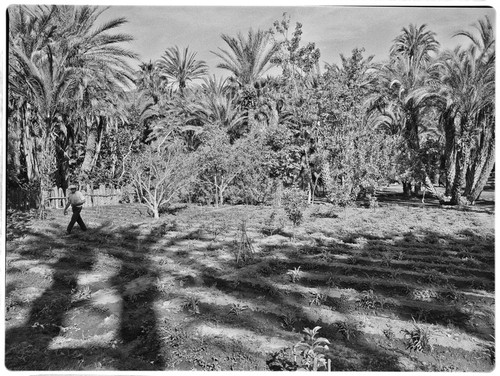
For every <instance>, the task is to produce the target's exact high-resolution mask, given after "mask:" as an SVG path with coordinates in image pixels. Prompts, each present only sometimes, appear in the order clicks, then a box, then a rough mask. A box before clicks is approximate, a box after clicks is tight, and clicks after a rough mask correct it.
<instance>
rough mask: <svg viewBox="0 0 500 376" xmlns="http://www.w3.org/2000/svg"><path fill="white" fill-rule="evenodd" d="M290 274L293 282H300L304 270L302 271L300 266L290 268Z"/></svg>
mask: <svg viewBox="0 0 500 376" xmlns="http://www.w3.org/2000/svg"><path fill="white" fill-rule="evenodd" d="M286 274H288V275H289V276H290V279H291V281H292V283H295V282H298V281H299V279H300V278H302V272H301V271H300V266H298V267H297V268H293V269H289V270H288V272H287V273H286Z"/></svg>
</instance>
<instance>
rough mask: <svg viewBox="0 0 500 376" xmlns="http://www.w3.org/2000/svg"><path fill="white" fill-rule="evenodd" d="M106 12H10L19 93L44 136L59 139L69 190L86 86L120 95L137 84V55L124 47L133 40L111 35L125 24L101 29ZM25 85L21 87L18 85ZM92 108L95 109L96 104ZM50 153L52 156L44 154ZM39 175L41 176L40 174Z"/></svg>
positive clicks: (62, 175) (62, 180)
mask: <svg viewBox="0 0 500 376" xmlns="http://www.w3.org/2000/svg"><path fill="white" fill-rule="evenodd" d="M106 9H107V8H99V7H90V6H79V7H74V6H37V7H28V6H15V7H11V8H9V20H10V28H9V68H10V70H11V72H12V78H13V79H12V80H9V83H10V84H12V87H13V88H14V92H16V89H22V90H23V91H22V92H18V93H21V95H23V96H24V97H25V98H27V99H28V101H29V102H30V103H31V104H32V105H33V106H34V107H35V108H36V112H37V116H38V124H39V126H40V127H41V129H42V132H41V133H39V137H40V138H41V139H42V140H43V139H45V140H47V138H48V137H50V138H52V139H54V140H55V145H56V150H55V153H56V158H57V165H58V185H59V186H62V187H63V188H65V187H66V184H67V180H68V161H69V154H68V153H69V149H68V148H71V145H72V141H73V138H74V136H75V131H76V129H77V128H76V127H75V124H74V122H75V116H73V114H75V113H77V112H79V111H81V108H77V107H76V106H78V105H79V104H82V103H83V102H81V101H80V102H79V101H78V100H75V99H76V98H77V97H78V93H79V92H80V91H81V90H80V89H81V86H82V82H84V81H85V80H86V79H87V78H89V77H90V78H93V79H94V80H90V81H91V82H98V81H99V79H102V80H104V81H105V82H107V83H112V84H113V87H114V88H115V89H116V90H124V88H125V87H126V86H127V85H129V84H130V83H131V82H132V79H133V76H132V70H131V68H130V65H129V61H130V59H134V58H135V57H136V55H135V54H134V53H132V52H130V51H128V50H125V49H123V48H121V47H120V46H119V43H121V42H126V41H130V40H131V39H132V37H130V36H128V35H125V34H110V33H109V32H110V31H111V30H113V29H115V28H117V27H119V26H121V25H122V24H123V23H124V22H126V20H125V19H123V18H119V19H115V20H111V21H109V22H107V23H105V24H103V25H101V26H98V27H96V21H97V18H98V17H99V16H100V15H101V14H102V13H103V12H104V11H105V10H106ZM19 83H21V85H19ZM87 104H89V105H91V102H88V103H87ZM45 152H47V151H45ZM38 175H39V172H38Z"/></svg>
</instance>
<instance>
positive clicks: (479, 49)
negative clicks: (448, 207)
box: [434, 19, 495, 204]
mask: <svg viewBox="0 0 500 376" xmlns="http://www.w3.org/2000/svg"><path fill="white" fill-rule="evenodd" d="M476 28H477V29H478V30H479V35H480V37H479V38H477V37H475V36H474V34H473V33H470V32H459V33H457V35H466V36H469V37H470V38H471V39H472V42H473V43H472V45H471V46H470V47H469V48H467V49H463V48H460V47H457V48H455V50H453V51H447V52H445V53H444V54H443V55H442V56H441V58H440V60H439V61H438V62H437V63H436V64H435V66H434V67H435V69H436V71H435V72H436V73H435V74H436V76H437V77H438V79H439V80H440V82H441V83H442V85H441V86H439V87H438V88H437V90H435V92H437V95H435V98H436V100H437V101H438V104H439V105H440V108H441V111H442V119H443V124H444V129H445V132H446V140H447V148H446V150H447V160H448V161H449V162H448V164H447V167H450V168H454V174H453V180H452V182H449V183H451V184H450V185H451V192H450V193H451V196H452V199H451V202H452V203H453V204H459V203H462V188H463V187H464V186H466V189H465V194H466V196H467V200H468V201H469V202H474V201H475V200H476V199H477V198H478V197H479V194H480V193H481V191H482V189H483V187H484V184H486V181H487V179H488V177H489V174H490V173H491V170H492V168H493V165H494V157H493V156H494V152H495V147H494V142H495V141H494V140H495V133H494V127H495V126H494V124H495V117H494V108H495V104H494V98H495V96H494V93H495V54H494V33H493V28H492V25H491V23H490V22H489V20H488V19H485V20H484V21H480V22H479V24H478V25H477V26H476ZM467 174H468V175H469V179H467ZM448 177H450V176H448Z"/></svg>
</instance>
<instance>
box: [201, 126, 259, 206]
mask: <svg viewBox="0 0 500 376" xmlns="http://www.w3.org/2000/svg"><path fill="white" fill-rule="evenodd" d="M201 137H202V144H201V145H200V147H199V148H198V150H197V152H196V154H197V158H198V165H199V167H200V170H199V171H200V173H199V176H198V179H199V182H200V183H201V184H203V185H204V186H205V187H207V188H208V190H210V191H211V192H212V197H213V198H214V202H215V206H219V205H223V204H224V202H225V199H226V192H227V190H228V188H229V187H230V186H231V185H233V184H234V183H235V182H236V181H237V179H239V178H240V177H241V176H243V175H244V174H245V172H246V171H248V170H251V169H252V168H253V166H254V164H255V160H253V159H252V156H253V155H254V151H255V150H256V149H255V148H254V147H253V145H252V142H249V141H248V140H247V139H245V138H241V139H238V140H236V141H235V142H234V143H231V142H230V137H229V135H228V133H227V132H226V131H225V130H224V129H223V128H221V127H220V126H217V125H208V126H205V130H204V132H203V134H202V136H201Z"/></svg>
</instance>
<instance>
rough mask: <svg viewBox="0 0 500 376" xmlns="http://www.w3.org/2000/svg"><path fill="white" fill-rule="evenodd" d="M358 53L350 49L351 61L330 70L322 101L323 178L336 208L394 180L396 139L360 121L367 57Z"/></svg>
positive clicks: (344, 60) (365, 89)
mask: <svg viewBox="0 0 500 376" xmlns="http://www.w3.org/2000/svg"><path fill="white" fill-rule="evenodd" d="M362 52H363V50H362V49H354V50H353V51H352V55H351V57H350V58H345V57H342V66H341V67H338V68H336V69H335V68H334V67H333V66H329V67H328V69H327V73H326V74H325V77H326V79H327V81H326V83H325V88H328V89H327V90H325V96H324V97H323V98H322V100H321V107H322V111H323V113H322V115H321V122H320V128H319V131H320V133H321V134H322V137H321V139H320V140H319V149H320V150H322V159H321V161H322V177H323V181H324V184H325V188H326V190H327V192H328V197H329V199H330V201H331V202H333V203H336V204H339V205H346V204H348V203H350V202H351V201H353V200H355V199H356V198H357V197H358V194H359V193H362V192H363V191H366V190H368V189H375V190H376V189H377V187H378V186H379V185H380V184H381V183H383V182H385V181H387V180H388V178H389V177H390V176H391V175H392V176H393V175H394V164H395V158H396V155H397V153H396V147H397V146H398V144H397V137H393V135H390V134H387V133H386V132H385V131H383V130H380V129H377V128H374V127H373V126H372V124H371V123H370V122H369V121H368V118H367V117H365V116H364V114H365V108H364V106H363V102H364V98H366V96H367V93H368V86H367V85H368V82H369V71H370V67H371V65H370V61H371V57H370V58H368V59H364V58H363V56H362Z"/></svg>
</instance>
